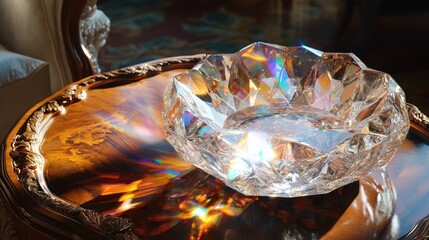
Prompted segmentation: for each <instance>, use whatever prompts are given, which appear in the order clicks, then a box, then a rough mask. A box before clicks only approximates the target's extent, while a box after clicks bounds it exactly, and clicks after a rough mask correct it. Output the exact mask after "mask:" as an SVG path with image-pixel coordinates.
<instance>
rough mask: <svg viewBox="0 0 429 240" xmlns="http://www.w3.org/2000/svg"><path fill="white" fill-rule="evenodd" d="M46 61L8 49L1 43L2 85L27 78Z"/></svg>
mask: <svg viewBox="0 0 429 240" xmlns="http://www.w3.org/2000/svg"><path fill="white" fill-rule="evenodd" d="M44 64H46V63H45V62H43V61H41V60H38V59H34V58H31V57H27V56H24V55H21V54H17V53H13V52H10V51H8V50H6V49H5V48H4V47H3V46H2V45H0V87H1V86H4V85H6V84H9V83H12V82H14V81H16V80H20V79H23V78H26V77H28V76H30V75H31V73H32V72H33V71H34V70H36V69H38V68H39V67H40V66H42V65H44Z"/></svg>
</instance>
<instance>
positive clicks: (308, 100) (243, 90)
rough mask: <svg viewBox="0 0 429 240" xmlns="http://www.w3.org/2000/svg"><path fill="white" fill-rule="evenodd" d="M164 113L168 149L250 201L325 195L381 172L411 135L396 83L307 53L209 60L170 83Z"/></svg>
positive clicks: (353, 60)
mask: <svg viewBox="0 0 429 240" xmlns="http://www.w3.org/2000/svg"><path fill="white" fill-rule="evenodd" d="M164 104H165V106H164V107H165V108H164V111H163V118H164V121H165V124H166V135H167V140H168V141H169V142H170V143H171V144H172V145H173V146H174V148H175V149H176V150H177V151H178V152H179V153H181V154H182V155H183V157H184V158H185V159H186V160H187V161H190V162H192V163H193V164H194V165H196V166H197V167H199V168H201V169H203V170H204V171H206V172H207V173H209V174H211V175H213V176H215V177H217V178H219V179H221V180H222V181H223V182H225V183H226V184H227V185H228V186H230V187H232V188H233V189H236V190H238V191H239V192H241V193H243V194H246V195H261V196H280V197H296V196H304V195H314V194H321V193H327V192H330V191H332V190H334V189H336V188H338V187H341V186H343V185H346V184H348V183H350V182H353V181H355V180H357V179H359V178H361V177H363V176H365V175H367V174H368V173H369V172H370V170H371V169H373V168H382V167H384V166H385V165H386V164H387V163H388V161H389V160H390V158H391V157H392V156H393V154H394V153H395V151H396V149H397V147H398V146H399V145H400V144H401V143H402V141H403V140H404V138H405V137H406V134H407V132H408V128H409V120H408V114H407V111H406V102H405V95H404V93H403V91H402V89H401V88H400V87H399V86H398V84H397V83H396V82H395V81H394V80H393V78H392V77H390V76H389V75H388V74H386V73H383V72H380V71H376V70H373V69H369V68H367V67H366V66H365V64H363V63H362V62H361V61H360V60H359V59H358V58H357V57H356V56H355V55H353V54H351V53H347V54H346V53H323V52H321V51H318V50H315V49H312V48H309V47H306V46H301V47H283V46H278V45H273V44H267V43H260V42H259V43H255V44H252V45H250V46H248V47H246V48H244V49H242V50H241V51H239V52H237V53H235V54H223V55H210V56H208V57H207V58H206V59H204V60H203V61H201V62H200V63H199V64H197V65H196V66H195V67H194V68H193V69H191V70H190V71H188V72H186V73H183V74H180V75H178V76H176V77H175V78H174V79H173V81H171V83H170V84H169V86H168V87H167V89H166V91H165V94H164Z"/></svg>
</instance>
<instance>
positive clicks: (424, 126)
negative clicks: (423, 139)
mask: <svg viewBox="0 0 429 240" xmlns="http://www.w3.org/2000/svg"><path fill="white" fill-rule="evenodd" d="M407 110H408V117H409V118H410V122H411V124H414V126H415V127H416V128H417V130H419V131H420V132H422V133H423V134H424V135H428V133H429V118H428V117H427V116H426V115H425V114H424V113H422V112H421V111H420V110H419V109H418V108H417V107H416V106H414V105H412V104H410V103H407Z"/></svg>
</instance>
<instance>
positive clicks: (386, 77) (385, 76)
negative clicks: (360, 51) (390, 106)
mask: <svg viewBox="0 0 429 240" xmlns="http://www.w3.org/2000/svg"><path fill="white" fill-rule="evenodd" d="M258 44H259V43H258ZM261 44H265V45H268V46H271V47H278V48H281V49H287V47H283V46H279V45H275V44H266V43H261ZM249 47H250V46H248V47H245V48H243V49H242V50H244V49H246V48H249ZM298 48H305V49H306V50H308V51H310V52H312V53H316V54H319V55H320V56H319V57H320V59H321V58H322V57H324V56H329V55H335V54H343V53H333V52H326V53H323V52H321V51H318V50H316V49H313V48H310V47H306V46H298V47H293V49H298ZM242 50H241V51H242ZM237 54H238V53H232V54H213V55H208V56H207V57H206V58H205V59H203V60H202V61H201V62H200V63H198V64H197V65H196V66H195V67H194V68H193V69H191V70H189V71H187V72H185V73H182V74H179V75H178V76H180V75H183V74H186V73H189V72H191V71H199V70H198V69H197V70H195V68H197V67H198V66H201V65H202V64H203V63H204V61H207V59H208V58H210V57H211V56H222V57H223V56H229V57H231V56H232V57H234V58H236V57H238V56H237ZM344 55H347V56H348V57H350V58H351V59H352V60H353V61H354V63H356V64H357V65H358V66H359V67H360V69H361V70H362V71H366V72H373V73H378V74H380V77H379V80H380V79H381V80H383V79H384V93H385V94H387V93H388V92H389V84H388V82H389V80H393V79H392V78H391V77H390V75H388V74H387V73H384V72H381V71H378V70H374V69H371V68H368V67H367V66H366V65H365V64H364V63H362V62H361V61H360V59H359V58H358V57H357V56H356V55H354V54H352V53H347V54H346V53H344ZM320 59H319V60H320ZM352 60H349V61H352ZM313 64H315V63H313ZM311 68H313V66H312V67H311ZM201 73H202V75H204V74H205V73H203V72H201ZM176 77H177V76H176ZM176 77H175V78H174V79H173V82H180V81H179V80H177V79H176ZM300 81H301V80H300ZM393 81H394V80H393ZM170 84H173V83H170ZM395 84H396V82H395ZM170 86H171V85H170ZM398 87H399V86H398ZM399 89H400V87H399ZM170 90H171V89H170ZM168 91H169V90H168V89H167V90H166V91H165V93H166V94H167V92H168ZM401 91H402V90H401ZM166 94H165V95H164V100H166V98H168V96H167V95H166ZM178 95H179V96H181V95H180V94H178ZM304 106H305V105H304ZM307 106H308V105H307ZM244 109H246V108H244ZM244 109H238V110H235V111H234V112H232V113H231V114H234V113H236V112H237V111H240V110H244ZM163 116H164V121H165V123H166V125H167V131H168V121H167V120H166V119H167V112H166V111H164V112H163ZM406 120H408V119H406ZM204 122H206V123H207V121H206V120H204ZM406 125H407V126H408V127H409V124H406ZM407 126H405V128H407ZM215 130H216V131H218V132H220V133H225V131H228V129H226V128H224V124H222V125H221V126H219V127H218V128H216V129H215ZM398 132H400V131H398ZM175 138H177V136H176V137H174V136H170V137H169V139H168V138H167V139H168V140H169V141H170V142H171V140H173V141H174V139H175ZM173 146H174V147H175V148H176V150H178V149H177V146H175V145H174V144H173ZM178 151H179V152H181V153H182V155H184V156H185V159H187V158H188V157H189V158H191V157H190V156H188V155H189V153H184V152H183V151H180V150H178ZM395 151H396V150H395ZM188 160H189V159H188ZM378 160H380V159H378ZM189 161H191V162H193V161H192V160H189ZM193 163H194V164H195V165H197V166H198V167H200V168H203V170H204V167H201V166H199V165H198V164H196V163H195V162H193ZM368 172H369V171H368ZM209 173H210V172H209ZM215 176H216V174H215ZM217 177H219V176H217ZM221 179H222V178H221ZM222 180H223V181H224V182H225V183H227V182H226V181H225V180H224V179H222ZM335 181H338V179H337V180H335ZM227 185H228V183H227ZM233 188H234V187H233ZM235 189H236V190H239V189H237V188H235ZM239 191H240V190H239ZM241 192H242V191H241ZM242 193H243V192H242ZM245 194H246V193H245ZM251 195H253V194H251ZM271 196H277V195H276V194H274V195H272V194H271Z"/></svg>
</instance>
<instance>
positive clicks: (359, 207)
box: [0, 55, 429, 239]
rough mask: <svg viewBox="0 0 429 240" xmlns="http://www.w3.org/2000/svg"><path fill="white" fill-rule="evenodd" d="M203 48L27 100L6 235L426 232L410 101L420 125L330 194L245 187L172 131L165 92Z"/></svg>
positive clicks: (425, 147) (422, 170)
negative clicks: (199, 158) (378, 164)
mask: <svg viewBox="0 0 429 240" xmlns="http://www.w3.org/2000/svg"><path fill="white" fill-rule="evenodd" d="M203 57H204V55H197V56H190V57H176V58H170V59H161V60H157V61H153V62H149V63H145V64H141V65H136V66H133V67H129V68H125V69H121V70H117V71H112V72H108V73H104V74H101V75H96V76H91V77H89V78H86V79H83V80H81V81H79V82H76V83H74V84H72V85H69V86H67V87H66V88H64V89H63V90H61V91H59V92H58V93H56V94H54V95H53V96H51V97H50V98H48V99H46V100H44V101H42V102H41V103H39V104H38V105H36V106H34V107H33V108H31V109H30V110H29V111H28V112H27V113H26V114H25V115H24V116H23V117H22V118H21V120H20V121H19V122H18V123H17V125H16V126H15V128H14V129H13V130H12V131H11V133H10V134H9V136H8V137H7V139H6V141H5V142H4V143H3V146H2V155H1V157H2V158H1V174H0V180H1V181H0V226H1V227H0V239H1V237H3V238H5V239H67V238H71V239H105V238H110V239H139V238H140V239H295V238H296V239H308V238H318V239H383V238H384V239H398V238H401V237H403V238H409V239H412V238H417V239H418V238H424V236H427V235H428V234H429V233H426V232H425V228H426V227H427V225H428V222H429V220H427V219H426V216H427V215H429V204H428V203H429V184H428V183H427V181H426V176H427V173H428V172H429V162H428V160H429V141H428V138H427V137H428V136H429V131H428V129H429V128H428V126H429V121H428V119H427V118H426V117H425V116H424V115H423V114H422V113H421V112H420V111H419V110H418V109H417V108H415V107H413V106H412V105H409V106H408V108H409V115H410V118H411V122H412V128H411V130H410V132H409V135H408V137H407V139H406V141H405V142H404V143H403V144H402V145H401V147H400V149H399V150H398V152H397V153H396V155H395V156H394V158H393V159H392V161H391V162H390V163H389V165H388V167H387V169H386V170H385V171H381V170H380V171H374V172H372V173H371V174H369V175H368V176H367V177H365V178H363V179H361V180H360V181H358V182H355V183H352V184H349V185H347V186H344V187H342V188H340V189H337V190H335V191H333V192H331V193H329V194H324V195H317V196H309V197H299V198H268V197H254V196H244V195H242V194H240V193H238V192H236V191H234V190H232V189H230V188H228V187H226V186H225V185H224V184H223V183H222V182H221V181H219V180H217V179H215V178H213V177H211V176H209V175H207V174H206V173H204V172H203V171H201V170H198V169H196V168H195V167H194V166H192V165H191V164H190V163H187V162H185V161H183V160H182V159H181V157H180V156H179V155H178V154H177V153H176V152H175V151H174V149H173V148H172V147H171V146H170V145H169V144H168V142H167V141H166V140H165V138H164V125H163V123H162V117H161V111H162V107H163V104H162V98H163V92H164V89H165V87H166V85H167V83H168V82H169V81H170V80H171V79H172V77H173V76H174V75H177V74H179V73H181V72H183V71H186V69H189V68H191V67H193V66H194V65H195V64H196V63H197V62H198V61H199V60H200V59H201V58H203ZM417 223H418V225H417V227H416V228H414V229H413V226H415V225H416V224H417Z"/></svg>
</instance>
